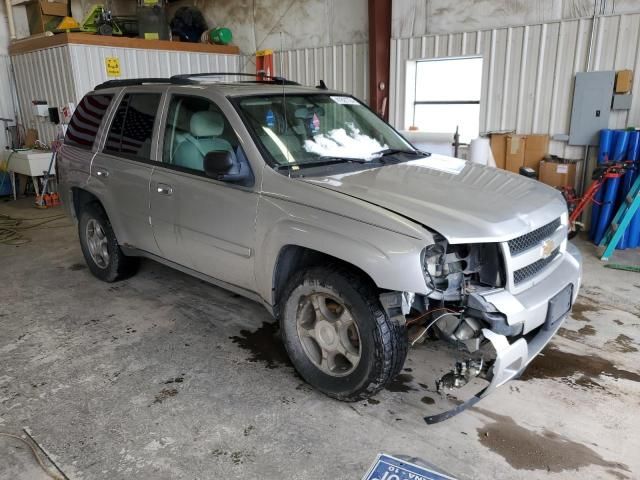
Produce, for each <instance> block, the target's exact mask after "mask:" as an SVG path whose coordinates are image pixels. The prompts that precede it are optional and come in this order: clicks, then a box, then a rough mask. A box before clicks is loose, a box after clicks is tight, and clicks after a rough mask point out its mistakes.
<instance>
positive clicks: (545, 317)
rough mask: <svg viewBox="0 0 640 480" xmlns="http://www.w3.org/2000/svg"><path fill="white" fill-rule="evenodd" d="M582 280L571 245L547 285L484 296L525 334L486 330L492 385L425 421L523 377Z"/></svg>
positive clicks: (560, 321)
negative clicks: (490, 349)
mask: <svg viewBox="0 0 640 480" xmlns="http://www.w3.org/2000/svg"><path fill="white" fill-rule="evenodd" d="M581 280H582V262H581V255H580V252H579V251H578V249H577V248H575V247H574V246H573V245H572V244H569V245H568V247H567V251H566V253H565V254H564V255H563V258H562V263H560V264H559V265H558V266H557V267H556V268H555V270H554V271H553V272H552V273H551V274H550V275H548V276H547V277H545V279H544V282H540V283H538V284H537V285H534V286H532V287H531V288H529V289H527V290H526V291H524V292H522V293H520V294H517V295H514V294H511V293H509V292H506V291H499V292H488V293H486V294H483V295H482V297H483V299H484V301H486V302H487V305H490V306H491V308H492V310H493V311H494V312H495V311H497V312H500V313H502V314H504V315H506V318H507V324H508V325H518V324H522V329H521V330H522V335H521V336H519V338H516V337H509V336H507V335H503V334H500V333H496V332H495V331H492V330H489V329H486V328H485V329H483V330H482V333H483V336H484V337H485V338H486V339H487V340H489V342H490V343H491V345H492V346H493V348H494V350H495V353H496V358H495V361H494V363H493V365H492V367H491V369H490V371H489V374H488V380H489V382H490V383H489V385H488V386H487V387H485V388H484V389H482V390H481V391H480V392H478V393H477V394H475V395H474V396H473V397H472V398H471V399H469V400H468V401H466V402H465V403H463V404H461V405H459V406H457V407H456V408H454V409H452V410H449V411H447V412H444V413H440V414H438V415H433V416H429V417H425V421H426V422H427V423H428V424H433V423H438V422H441V421H443V420H446V419H448V418H451V417H453V416H455V415H457V414H458V413H460V412H462V411H464V410H466V409H467V408H469V407H471V406H473V405H475V404H476V403H477V402H479V401H480V400H481V399H482V398H484V397H486V396H487V395H489V394H490V393H491V392H493V391H494V390H495V389H496V388H498V387H500V386H502V385H504V384H505V383H507V382H508V381H509V380H511V379H513V378H517V377H519V376H520V375H521V374H522V372H523V371H524V369H525V368H526V367H527V365H528V364H529V363H530V362H531V361H532V360H533V359H534V358H535V357H536V356H537V355H538V354H539V353H540V352H541V351H542V350H543V349H544V347H545V346H546V345H547V344H548V343H549V341H550V340H551V338H552V337H553V336H554V335H555V334H556V333H557V331H558V329H559V328H560V327H561V326H562V324H563V323H564V320H565V319H566V317H567V316H568V315H569V313H570V307H571V306H572V305H573V303H574V302H575V299H576V298H577V296H578V290H579V288H580V283H581ZM565 292H566V293H565ZM563 297H565V298H563ZM567 297H568V298H567ZM556 299H558V300H559V302H560V303H561V304H562V302H563V301H564V302H565V303H568V305H567V307H566V308H563V307H562V305H558V304H554V302H555V301H556ZM559 309H560V310H559Z"/></svg>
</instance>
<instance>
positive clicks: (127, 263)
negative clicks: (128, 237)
mask: <svg viewBox="0 0 640 480" xmlns="http://www.w3.org/2000/svg"><path fill="white" fill-rule="evenodd" d="M78 235H79V237H80V246H81V248H82V254H83V255H84V259H85V261H86V262H87V266H88V267H89V270H91V273H93V275H95V276H96V277H98V278H99V279H100V280H103V281H105V282H115V281H116V280H121V279H123V278H126V277H128V276H131V275H133V274H134V273H135V272H136V270H137V267H138V262H139V259H138V258H136V257H127V256H126V255H125V254H124V253H122V250H121V249H120V247H119V246H118V241H117V239H116V236H115V233H114V232H113V228H112V227H111V223H110V222H109V218H108V217H107V215H106V213H105V212H104V210H103V209H102V207H100V205H98V204H95V203H91V204H88V205H85V206H84V207H83V208H82V211H81V212H80V220H79V222H78Z"/></svg>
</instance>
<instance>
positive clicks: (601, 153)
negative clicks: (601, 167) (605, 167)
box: [598, 128, 614, 163]
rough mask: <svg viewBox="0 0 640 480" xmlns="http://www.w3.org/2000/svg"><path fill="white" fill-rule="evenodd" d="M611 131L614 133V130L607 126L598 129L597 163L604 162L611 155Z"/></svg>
mask: <svg viewBox="0 0 640 480" xmlns="http://www.w3.org/2000/svg"><path fill="white" fill-rule="evenodd" d="M613 133H614V130H609V129H608V128H605V129H603V130H600V147H599V148H598V163H604V162H606V161H607V160H608V159H609V157H610V155H611V149H612V147H613Z"/></svg>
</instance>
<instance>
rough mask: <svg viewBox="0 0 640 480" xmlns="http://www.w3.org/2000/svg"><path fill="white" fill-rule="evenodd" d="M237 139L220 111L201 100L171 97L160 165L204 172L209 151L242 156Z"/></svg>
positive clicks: (182, 96) (188, 97)
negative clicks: (164, 164)
mask: <svg viewBox="0 0 640 480" xmlns="http://www.w3.org/2000/svg"><path fill="white" fill-rule="evenodd" d="M241 150H242V149H241V147H240V144H239V141H238V137H237V136H236V134H235V132H234V131H233V129H232V128H231V125H230V124H229V121H228V120H227V118H226V117H225V116H224V114H223V113H222V111H221V110H220V109H219V108H218V106H217V105H215V104H214V103H213V102H211V101H210V100H207V99H206V98H202V97H193V96H186V95H174V96H173V97H172V99H171V103H170V104H169V110H168V114H167V120H166V128H165V133H164V144H163V155H162V162H163V163H166V164H169V165H172V166H174V167H177V168H178V169H188V170H193V171H195V172H198V173H204V157H205V155H206V154H207V153H209V152H233V153H234V154H235V155H236V156H238V157H239V158H240V157H244V154H243V153H242V151H241Z"/></svg>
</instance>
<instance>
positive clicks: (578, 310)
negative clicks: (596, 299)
mask: <svg viewBox="0 0 640 480" xmlns="http://www.w3.org/2000/svg"><path fill="white" fill-rule="evenodd" d="M599 311H600V307H598V306H596V305H593V304H591V303H590V302H589V303H587V302H584V301H578V302H576V303H574V304H573V307H571V318H573V319H574V320H578V321H580V322H588V321H589V319H588V318H587V316H586V315H585V313H590V312H599Z"/></svg>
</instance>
